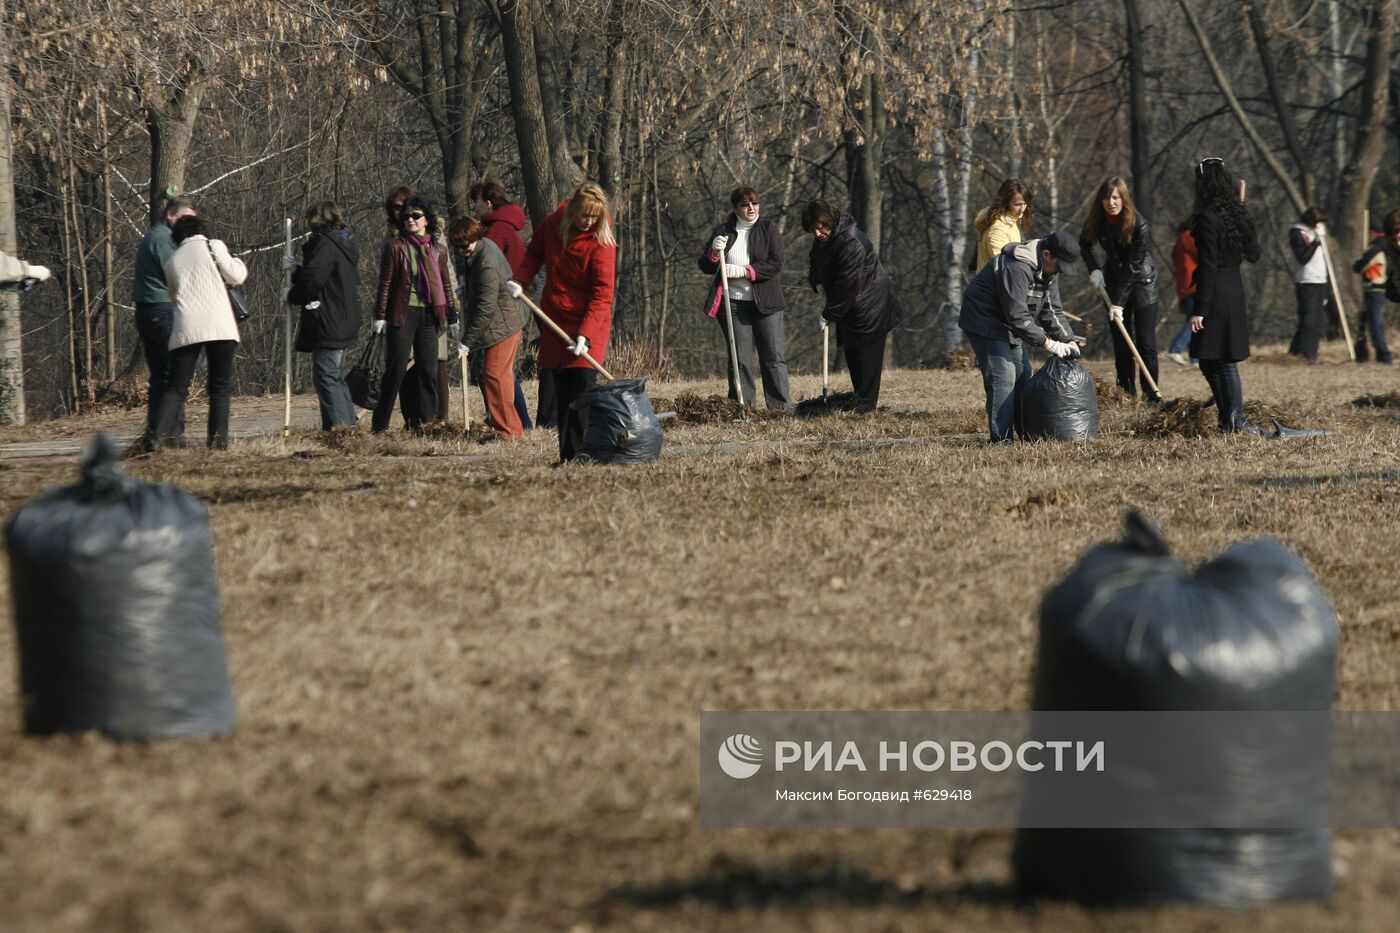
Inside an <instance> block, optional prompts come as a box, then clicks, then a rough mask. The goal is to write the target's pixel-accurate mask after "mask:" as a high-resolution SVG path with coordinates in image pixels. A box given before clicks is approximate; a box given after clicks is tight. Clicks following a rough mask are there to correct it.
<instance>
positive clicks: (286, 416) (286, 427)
mask: <svg viewBox="0 0 1400 933" xmlns="http://www.w3.org/2000/svg"><path fill="white" fill-rule="evenodd" d="M285 230H286V236H285V238H284V240H283V245H282V255H283V256H287V257H290V256H291V255H292V218H290V217H288V218H286V228H285ZM282 287H283V288H291V287H292V270H291V269H287V270H286V271H284V272H283V273H282ZM285 305H286V306H285V307H284V308H283V311H284V312H285V315H286V332H285V334H284V336H285V337H286V344H287V367H286V368H287V378H286V382H285V384H284V389H283V396H284V398H285V400H286V405H285V407H284V409H283V415H282V439H283V440H286V439H287V438H289V437H291V436H292V306H291V303H290V302H286V303H285Z"/></svg>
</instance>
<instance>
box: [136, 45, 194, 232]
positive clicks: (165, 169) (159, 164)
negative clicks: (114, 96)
mask: <svg viewBox="0 0 1400 933" xmlns="http://www.w3.org/2000/svg"><path fill="white" fill-rule="evenodd" d="M208 81H209V79H208V77H207V76H206V75H205V72H204V66H203V64H202V63H200V62H199V61H198V60H197V59H191V60H190V61H189V62H188V63H187V64H186V66H185V70H184V73H183V75H182V76H181V79H180V81H179V83H178V84H177V85H176V86H175V89H174V91H172V92H171V93H170V96H169V98H168V99H165V98H164V96H163V94H162V93H161V92H160V91H156V92H154V93H153V94H151V95H150V97H149V98H148V99H147V100H146V102H145V113H146V129H147V131H148V132H149V133H150V137H151V186H150V199H151V214H150V218H149V221H150V223H152V224H154V223H156V221H158V220H160V218H161V214H162V208H163V207H164V204H165V198H166V192H167V191H170V190H173V191H175V192H180V191H184V190H185V173H186V172H187V171H188V170H189V166H190V142H191V141H192V140H193V139H194V124H195V121H196V120H197V119H198V118H199V104H200V101H201V100H202V99H203V97H204V88H205V86H206V85H207V84H208Z"/></svg>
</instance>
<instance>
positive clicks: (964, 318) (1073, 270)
mask: <svg viewBox="0 0 1400 933" xmlns="http://www.w3.org/2000/svg"><path fill="white" fill-rule="evenodd" d="M1080 269H1081V266H1080V254H1079V242H1078V240H1077V239H1075V237H1074V236H1073V235H1072V234H1071V233H1070V232H1069V231H1068V230H1056V231H1055V232H1054V233H1052V234H1050V235H1049V236H1047V237H1045V238H1044V239H1040V240H1027V241H1026V242H1024V243H1009V244H1007V245H1006V246H1005V247H1004V248H1003V249H1002V251H1001V253H1000V254H998V255H997V256H996V257H995V258H994V259H993V260H992V261H991V262H989V263H987V264H986V265H985V266H983V267H982V271H981V272H979V273H977V276H976V277H975V278H974V279H973V280H972V282H971V283H970V284H969V285H968V286H967V292H966V294H965V295H964V296H963V303H962V312H961V313H960V314H959V315H958V326H959V327H961V328H962V329H963V332H964V333H965V334H967V339H968V342H969V343H971V344H972V350H973V352H974V353H976V354H977V368H978V369H980V370H981V371H982V387H983V388H984V389H985V390H986V392H987V426H988V429H989V431H990V434H991V439H992V441H993V442H996V441H1006V440H1010V439H1011V437H1012V431H1013V430H1014V428H1015V427H1016V422H1017V421H1018V418H1017V413H1018V410H1019V408H1020V405H1019V397H1020V393H1021V387H1022V386H1023V385H1024V384H1025V382H1026V380H1027V379H1029V378H1030V375H1031V356H1030V350H1029V349H1028V347H1031V346H1036V347H1040V348H1042V349H1044V350H1045V351H1046V352H1047V353H1050V354H1053V355H1054V356H1059V357H1070V356H1078V355H1079V345H1078V343H1077V338H1076V337H1075V336H1074V332H1073V331H1072V330H1070V327H1069V324H1068V323H1067V322H1066V320H1065V319H1064V317H1063V314H1064V308H1063V306H1062V305H1061V304H1060V287H1059V284H1058V282H1057V278H1058V276H1059V275H1061V274H1063V275H1075V274H1077V273H1078V272H1079V271H1080Z"/></svg>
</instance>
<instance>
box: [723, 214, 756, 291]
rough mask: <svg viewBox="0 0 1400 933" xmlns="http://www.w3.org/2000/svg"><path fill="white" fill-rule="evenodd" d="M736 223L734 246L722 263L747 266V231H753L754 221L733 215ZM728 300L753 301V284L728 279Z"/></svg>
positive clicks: (727, 252) (744, 280)
mask: <svg viewBox="0 0 1400 933" xmlns="http://www.w3.org/2000/svg"><path fill="white" fill-rule="evenodd" d="M734 220H735V221H736V223H735V226H734V245H733V246H731V247H729V249H728V250H727V251H726V252H725V256H724V261H725V262H727V263H730V264H732V265H736V266H747V265H748V264H749V231H750V230H752V229H753V224H754V223H758V221H756V220H755V221H754V222H753V223H749V222H748V221H746V220H744V218H742V217H740V216H739V215H738V214H735V215H734ZM729 300H730V301H753V283H752V282H750V281H749V280H748V279H729Z"/></svg>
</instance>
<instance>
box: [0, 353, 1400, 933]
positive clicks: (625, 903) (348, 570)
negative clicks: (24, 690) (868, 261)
mask: <svg viewBox="0 0 1400 933" xmlns="http://www.w3.org/2000/svg"><path fill="white" fill-rule="evenodd" d="M1333 351H1334V352H1335V347H1334V348H1333ZM1267 360H1272V361H1267ZM1164 365H1167V366H1169V367H1170V366H1171V364H1164ZM1091 368H1093V369H1095V371H1096V372H1098V373H1100V374H1106V373H1108V371H1109V367H1108V366H1107V365H1106V364H1103V363H1094V364H1091ZM1243 377H1244V385H1245V392H1246V398H1247V399H1255V400H1262V401H1267V402H1268V403H1269V405H1270V406H1272V407H1273V408H1274V409H1275V410H1278V411H1281V412H1284V413H1286V414H1288V415H1290V417H1291V418H1292V419H1293V421H1294V422H1295V423H1296V425H1299V426H1324V425H1325V426H1331V427H1334V428H1337V429H1338V431H1339V433H1338V434H1337V435H1336V436H1334V437H1330V438H1320V439H1309V440H1298V441H1287V442H1283V441H1276V440H1266V439H1261V438H1221V437H1215V436H1209V437H1204V438H1170V437H1167V438H1163V437H1149V436H1143V434H1142V425H1143V424H1144V423H1145V422H1144V419H1145V418H1147V416H1148V414H1147V412H1145V410H1143V409H1141V408H1138V407H1135V406H1133V405H1116V406H1112V407H1106V408H1105V409H1104V413H1103V424H1104V429H1105V432H1106V433H1105V436H1104V437H1103V438H1102V439H1100V440H1098V441H1096V442H1093V443H1091V444H1085V445H1069V444H1060V445H1055V444H1018V445H1010V446H1001V447H996V448H992V447H989V446H987V445H986V444H985V442H984V441H983V440H982V439H981V434H982V432H983V431H984V430H985V419H984V416H983V413H982V399H981V386H980V382H979V379H978V376H977V375H976V373H975V372H969V371H961V372H946V371H937V372H894V373H890V374H887V376H886V390H885V393H884V396H883V398H882V402H883V403H884V405H885V406H887V409H888V410H887V411H882V412H881V413H878V414H875V415H872V416H866V417H860V416H847V415H841V416H834V417H829V418H824V419H820V420H778V421H756V422H753V423H748V424H729V423H719V424H678V425H674V426H673V427H672V428H671V429H670V430H668V436H667V444H668V448H667V451H666V452H665V454H664V455H663V457H662V460H661V462H660V463H658V464H656V465H654V466H651V467H644V468H636V469H607V468H597V467H593V468H589V467H567V468H563V469H549V463H550V461H551V460H553V459H554V457H553V453H554V436H553V434H552V432H540V433H539V434H537V435H536V436H532V437H530V438H528V439H527V440H526V441H525V442H523V443H521V444H518V445H505V444H496V445H492V446H490V447H478V446H475V445H471V444H467V443H463V442H461V441H459V440H453V439H447V438H441V439H427V440H415V439H405V438H402V437H401V436H400V437H397V438H391V439H388V440H373V439H369V438H356V439H354V440H352V441H349V442H347V443H342V444H338V445H337V446H336V447H335V448H331V447H328V446H326V445H325V444H323V443H322V442H321V441H320V440H319V439H318V438H317V437H316V436H315V435H313V434H299V435H296V436H294V437H293V439H292V440H291V441H290V442H289V443H287V444H285V445H284V444H282V443H281V442H280V441H275V440H266V441H255V442H250V443H245V444H238V445H235V447H234V448H233V449H232V450H230V451H229V452H227V453H226V454H221V455H211V454H209V453H207V452H205V451H202V450H190V451H181V452H174V453H168V454H164V455H162V456H159V457H157V458H154V459H151V460H143V461H137V462H134V463H132V464H131V465H130V467H131V470H132V471H133V472H134V473H136V474H138V475H140V476H142V477H144V478H146V479H151V480H162V481H168V482H173V483H177V484H179V485H181V486H183V487H185V488H187V489H190V490H192V491H193V492H195V493H197V494H198V495H200V496H202V497H204V498H205V499H206V500H207V501H208V502H209V503H210V505H211V508H212V513H213V522H214V528H215V540H216V549H217V561H218V568H219V574H220V581H221V585H222V590H223V598H224V601H225V612H224V630H225V635H226V638H227V642H228V652H229V661H230V666H231V670H232V675H233V681H234V684H235V689H236V691H237V696H238V701H239V712H240V717H241V725H240V728H239V731H238V733H237V735H236V736H235V737H233V738H232V739H229V740H221V741H212V742H192V743H182V744H171V743H167V744H159V745H128V746H117V745H114V744H111V743H108V742H105V741H102V740H100V739H97V738H95V737H93V736H82V737H68V738H54V739H46V740H36V739H28V738H25V737H23V736H22V735H21V734H20V731H19V726H20V716H19V706H18V701H17V687H16V683H15V668H16V665H15V659H14V652H15V643H14V637H13V625H12V624H11V622H10V621H9V619H8V616H9V614H10V613H11V608H10V600H9V598H8V578H7V577H3V578H0V589H3V590H4V593H3V594H0V596H3V599H0V601H2V602H3V605H4V607H5V609H4V611H5V613H6V616H7V619H6V621H4V622H3V623H0V904H3V905H4V907H3V908H2V909H0V928H4V929H14V930H26V931H27V930H161V931H191V930H200V931H221V930H325V931H332V930H335V931H341V930H361V929H367V930H433V931H438V930H463V931H478V930H510V931H550V930H561V931H572V933H583V931H590V930H607V929H618V930H624V929H625V930H634V929H635V930H657V931H681V930H683V931H731V930H732V931H738V930H764V931H767V930H783V931H788V930H790V931H838V930H839V931H847V930H860V931H875V930H880V931H884V930H911V931H912V930H920V931H922V930H969V931H1004V930H1028V931H1029V930H1034V931H1077V930H1085V929H1092V930H1113V931H1119V930H1126V931H1145V930H1171V931H1184V930H1220V931H1224V930H1230V931H1239V930H1245V931H1285V930H1287V931H1294V930H1300V929H1302V930H1337V931H1358V930H1360V931H1369V930H1377V931H1379V930H1390V929H1394V926H1395V917H1396V913H1397V910H1400V831H1383V832H1380V831H1377V832H1354V831H1348V832H1343V833H1341V834H1339V838H1338V842H1337V846H1336V872H1337V891H1336V896H1335V897H1334V899H1333V900H1332V901H1331V902H1330V903H1327V904H1301V905H1287V906H1279V907H1273V908H1269V909H1262V910H1256V911H1250V912H1245V913H1240V914H1235V913H1226V912H1219V911H1209V910H1195V909H1182V908H1170V909H1160V910H1153V911H1140V912H1112V913H1105V912H1090V911H1085V910H1082V909H1080V908H1077V907H1074V906H1069V905H1056V904H1042V905H1033V906H1022V905H1018V904H1016V903H1015V902H1014V901H1013V900H1012V899H1011V897H1010V893H1009V889H1008V883H1009V880H1010V878H1009V871H1008V856H1009V853H1010V844H1011V834H1010V833H1009V832H986V831H929V830H919V831H914V830H899V831H894V830H884V831H854V830H845V831H801V832H798V831H778V830H744V831H717V830H706V829H702V828H700V827H699V825H698V819H697V806H698V801H697V788H698V765H697V747H696V746H697V737H698V731H699V715H698V714H699V712H700V711H701V710H703V709H862V710H876V709H938V710H943V709H946V710H959V709H1016V708H1024V707H1025V706H1026V705H1027V704H1028V702H1029V683H1030V665H1031V661H1032V658H1033V657H1034V653H1035V623H1036V614H1037V609H1038V604H1039V600H1040V597H1041V594H1042V593H1043V592H1044V591H1045V590H1046V588H1047V587H1049V586H1050V585H1052V584H1053V583H1054V582H1055V581H1056V580H1057V579H1058V578H1059V577H1060V576H1061V575H1062V574H1063V573H1064V572H1065V571H1066V570H1067V569H1068V567H1069V566H1070V565H1071V564H1072V563H1073V562H1074V561H1075V560H1076V558H1077V557H1078V555H1079V554H1081V553H1082V552H1083V551H1084V550H1085V549H1086V548H1087V547H1088V546H1090V545H1091V544H1093V543H1095V542H1097V541H1101V540H1104V539H1106V538H1109V537H1113V536H1116V533H1117V531H1118V528H1119V525H1120V521H1121V513H1122V511H1123V510H1124V509H1125V508H1126V507H1128V506H1134V505H1135V506H1140V507H1143V508H1144V509H1146V510H1147V511H1148V512H1149V513H1150V514H1152V515H1153V516H1155V517H1156V519H1157V520H1158V521H1159V522H1160V523H1161V525H1162V527H1163V528H1164V530H1165V532H1166V534H1167V536H1168V538H1169V539H1170V540H1171V541H1172V543H1173V544H1174V545H1175V547H1176V548H1177V549H1179V550H1180V551H1181V552H1183V553H1185V554H1187V555H1189V556H1190V557H1192V558H1193V559H1200V558H1204V557H1206V556H1207V555H1209V554H1211V553H1213V552H1215V551H1217V550H1219V549H1220V548H1223V547H1224V546H1226V545H1227V544H1229V543H1231V542H1234V541H1237V540H1239V539H1241V538H1245V537H1250V536H1257V535H1272V536H1276V537H1278V538H1280V539H1282V540H1283V541H1284V542H1285V543H1286V544H1288V545H1289V546H1290V547H1292V548H1294V549H1295V550H1296V551H1297V552H1298V553H1299V554H1301V555H1302V556H1303V557H1304V559H1306V561H1307V562H1308V563H1309V564H1310V565H1311V566H1312V567H1313V568H1314V570H1315V572H1316V573H1317V575H1318V577H1319V578H1320V579H1321V581H1322V584H1323V586H1324V588H1325V589H1326V591H1327V592H1328V593H1329V594H1330V596H1331V598H1332V600H1333V602H1334V605H1335V607H1336V610H1337V613H1338V616H1339V618H1340V620H1341V624H1342V628H1343V635H1344V639H1343V648H1342V656H1341V664H1340V670H1339V673H1338V684H1339V686H1338V694H1337V705H1338V706H1339V707H1343V708H1373V709H1395V708H1397V706H1400V677H1397V674H1398V673H1400V660H1397V652H1400V574H1397V573H1396V572H1395V569H1394V559H1395V555H1396V553H1397V547H1396V540H1397V535H1398V534H1400V483H1397V478H1400V408H1368V409H1360V408H1356V407H1354V406H1352V405H1351V404H1350V401H1351V399H1353V398H1355V397H1357V396H1361V395H1369V394H1382V393H1390V392H1394V391H1396V390H1397V389H1400V379H1397V373H1396V371H1395V370H1392V369H1390V368H1386V367H1380V366H1375V365H1372V366H1350V365H1345V366H1344V365H1317V366H1302V365H1296V364H1291V363H1288V362H1284V361H1280V360H1278V354H1276V353H1274V354H1272V355H1271V356H1268V357H1266V361H1265V362H1254V363H1250V364H1247V365H1246V366H1245V367H1244V368H1243ZM1163 380H1164V384H1163V389H1164V391H1165V393H1166V394H1167V396H1168V397H1176V396H1192V397H1196V398H1205V397H1207V395H1208V393H1207V392H1206V387H1205V383H1204V381H1203V380H1202V379H1201V377H1200V375H1199V374H1198V373H1197V372H1195V371H1194V370H1187V369H1181V368H1177V367H1171V368H1169V369H1168V370H1167V371H1165V372H1164V374H1163ZM837 381H838V382H839V383H840V386H839V388H845V379H844V376H838V377H837ZM795 389H796V394H797V395H798V396H799V397H806V396H810V395H813V394H815V393H816V392H817V390H818V385H817V381H816V379H815V378H813V377H800V378H798V379H796V385H795ZM687 391H689V392H698V393H700V394H710V393H714V392H717V391H719V383H718V382H710V383H684V384H679V383H677V384H666V385H653V386H651V392H652V394H653V395H654V396H658V397H662V396H664V397H668V398H675V397H677V396H679V395H680V394H682V393H684V392H687ZM238 407H239V406H238V403H237V402H236V403H235V410H237V409H238ZM479 410H480V409H479V405H478V411H479ZM101 417H104V418H105V419H106V421H105V422H104V423H106V424H108V425H112V426H116V425H122V426H125V427H126V428H127V429H134V426H135V423H136V422H137V421H138V420H139V417H134V416H133V415H132V414H131V413H126V414H124V415H107V416H101ZM94 423H96V422H94ZM55 427H57V426H55ZM85 427H87V425H84V424H82V423H80V422H76V421H71V422H68V423H66V424H64V425H63V426H62V430H64V431H73V432H78V431H82V430H83V429H84V428H85ZM42 433H43V432H42V431H37V430H36V429H35V428H33V427H31V428H28V429H24V430H23V431H12V432H10V433H8V434H6V433H4V432H0V443H3V442H5V441H7V440H13V439H18V438H20V437H24V438H34V437H36V436H42ZM882 438H892V439H906V440H903V441H901V442H898V443H875V444H838V443H833V442H837V441H848V440H876V439H882ZM72 474H73V467H72V465H71V463H64V462H26V463H14V464H0V498H3V506H4V509H5V512H6V513H8V512H10V511H13V510H14V509H15V508H17V507H18V506H20V505H21V504H22V503H24V502H25V501H26V500H28V499H29V498H30V497H31V496H32V495H34V494H35V493H36V492H38V491H39V490H40V489H41V488H43V487H45V486H49V485H53V484H56V483H60V482H67V481H68V480H69V478H70V477H71V476H72Z"/></svg>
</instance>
